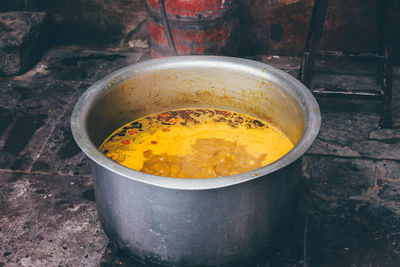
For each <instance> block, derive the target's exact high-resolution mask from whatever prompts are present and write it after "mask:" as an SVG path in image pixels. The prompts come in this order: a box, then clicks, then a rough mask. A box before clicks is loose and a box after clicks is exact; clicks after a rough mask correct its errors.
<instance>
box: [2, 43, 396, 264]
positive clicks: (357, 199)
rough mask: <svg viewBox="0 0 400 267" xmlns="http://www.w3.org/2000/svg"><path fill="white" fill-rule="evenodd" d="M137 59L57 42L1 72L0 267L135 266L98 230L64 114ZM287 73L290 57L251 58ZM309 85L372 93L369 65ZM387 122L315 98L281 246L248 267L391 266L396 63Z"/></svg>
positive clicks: (294, 65)
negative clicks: (18, 69) (300, 189)
mask: <svg viewBox="0 0 400 267" xmlns="http://www.w3.org/2000/svg"><path fill="white" fill-rule="evenodd" d="M147 58H148V55H147V53H146V51H137V52H132V53H121V52H112V51H93V50H88V49H83V48H79V47H58V48H53V49H51V50H49V51H47V52H46V54H45V55H44V56H43V58H42V60H41V62H39V63H38V64H37V65H36V66H35V67H34V68H33V69H31V70H30V71H28V72H27V73H25V74H24V75H21V76H17V77H8V78H0V92H1V94H0V149H1V150H0V267H3V266H117V265H122V266H144V265H142V264H139V263H137V262H134V261H133V260H131V259H129V258H128V257H126V256H125V255H122V254H121V253H120V252H119V251H118V249H117V248H115V247H114V245H113V244H112V243H110V242H109V240H108V238H107V237H106V236H105V234H104V233H103V231H102V229H101V226H100V224H99V221H98V219H97V214H96V208H95V204H94V202H93V200H94V193H93V189H92V188H93V184H92V179H91V172H90V166H89V161H88V159H87V158H86V157H85V156H84V154H83V153H82V152H80V150H79V148H78V147H77V145H76V144H75V142H74V140H73V138H72V135H71V132H70V128H69V118H70V114H71V111H72V108H73V106H74V104H75V102H76V101H77V99H78V97H79V96H80V95H81V94H82V93H83V92H84V90H86V89H87V88H88V87H89V86H90V85H91V84H92V83H93V82H95V81H97V80H99V79H101V78H102V77H104V76H105V75H107V74H109V73H110V72H112V71H114V70H117V69H119V68H121V67H123V66H126V65H128V64H132V63H135V62H138V61H141V60H145V59H147ZM253 59H256V60H259V61H263V62H267V63H268V64H271V65H274V66H277V67H278V68H281V69H283V70H285V71H287V72H288V73H290V74H292V75H294V76H296V75H297V73H298V69H299V59H298V58H289V57H280V58H278V57H267V56H259V57H255V58H253ZM317 68H318V75H317V76H316V77H315V79H314V84H313V87H314V88H328V87H329V88H345V89H349V90H350V89H351V90H360V89H362V90H372V91H373V90H376V89H377V86H376V85H375V83H374V82H375V78H374V75H373V74H372V73H373V72H372V71H373V66H368V65H366V64H362V65H354V64H352V63H349V62H347V63H345V64H344V63H343V62H319V64H318V65H317ZM394 78H395V80H394V100H393V102H394V103H393V119H394V126H395V128H394V129H380V128H378V121H379V114H380V105H379V104H380V103H379V102H376V101H365V100H363V101H360V100H352V101H348V100H330V99H318V101H319V103H320V106H321V111H322V127H321V131H320V134H319V136H318V139H317V140H316V142H315V143H314V145H313V146H312V147H311V149H310V150H309V151H308V152H307V153H306V155H305V157H304V161H303V176H304V179H303V180H304V193H303V195H302V198H301V202H300V210H299V213H298V216H297V219H296V221H295V223H294V226H293V228H292V229H291V230H290V231H291V232H290V233H289V235H288V237H287V238H286V239H285V240H284V243H283V245H282V246H281V247H280V248H279V249H278V250H277V251H276V253H274V254H273V255H271V256H270V258H269V259H268V260H267V261H266V262H265V261H263V262H260V263H257V264H256V266H266V267H267V266H268V267H275V266H400V131H399V128H400V68H398V67H396V68H395V69H394Z"/></svg>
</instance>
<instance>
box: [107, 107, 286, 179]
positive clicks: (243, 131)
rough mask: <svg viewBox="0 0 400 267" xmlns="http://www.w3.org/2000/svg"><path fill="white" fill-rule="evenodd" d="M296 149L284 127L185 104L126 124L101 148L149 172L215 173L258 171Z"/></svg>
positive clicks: (179, 174) (176, 174) (204, 175)
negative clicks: (177, 108)
mask: <svg viewBox="0 0 400 267" xmlns="http://www.w3.org/2000/svg"><path fill="white" fill-rule="evenodd" d="M292 148H293V144H292V143H291V142H290V140H289V139H288V138H287V137H286V136H285V134H284V133H283V132H281V131H280V130H278V129H277V128H275V127H274V126H272V125H271V124H269V123H267V122H265V121H261V120H259V119H256V118H254V117H251V116H248V115H245V114H241V113H236V112H232V111H226V110H218V109H181V110H172V111H167V112H162V113H157V114H153V115H150V116H146V117H143V118H140V119H138V120H135V121H133V122H130V123H128V124H126V125H124V126H122V127H121V128H119V129H118V130H116V131H115V132H114V133H113V134H111V135H110V136H109V137H108V138H107V139H106V140H105V141H104V142H103V144H102V145H101V146H100V151H102V152H103V153H104V154H105V155H106V156H107V157H109V158H111V159H112V160H114V161H116V162H118V163H120V164H122V165H124V166H126V167H128V168H132V169H134V170H137V171H142V172H145V173H149V174H154V175H160V176H166V177H177V178H212V177H220V176H228V175H234V174H238V173H243V172H247V171H251V170H255V169H257V168H260V167H262V166H265V165H267V164H269V163H271V162H273V161H275V160H277V159H279V158H280V157H282V156H283V155H285V154H286V153H287V152H288V151H289V150H290V149H292Z"/></svg>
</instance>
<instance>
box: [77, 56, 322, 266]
mask: <svg viewBox="0 0 400 267" xmlns="http://www.w3.org/2000/svg"><path fill="white" fill-rule="evenodd" d="M188 107H200V108H207V107H208V108H221V109H228V110H233V111H238V112H242V113H246V114H249V115H252V116H255V117H258V118H260V119H263V120H267V121H269V122H271V123H273V124H275V125H276V126H277V127H279V128H280V129H281V130H282V131H284V132H285V133H286V135H287V136H288V137H289V138H290V139H291V141H292V142H294V143H295V144H296V145H295V147H294V148H293V149H292V150H291V151H290V152H288V153H287V154H286V155H285V156H284V157H282V158H280V159H279V160H277V161H275V162H273V163H272V164H269V165H267V166H265V167H263V168H260V169H257V170H254V171H251V172H247V173H242V174H238V175H233V176H229V177H221V178H210V179H178V178H166V177H159V176H154V175H149V174H146V173H142V172H138V171H134V170H132V169H129V168H126V167H124V166H122V165H119V164H118V163H116V162H114V161H112V160H110V159H109V158H107V157H106V156H104V155H103V154H102V153H101V152H100V151H99V150H98V149H97V148H98V147H99V145H100V144H101V143H102V141H103V140H104V139H105V138H106V137H107V136H108V135H109V134H111V133H112V132H113V131H114V130H115V129H117V128H119V127H120V126H121V125H123V124H125V123H128V122H130V121H132V120H134V119H137V118H139V117H142V116H145V115H148V114H152V113H155V112H161V111H165V110H171V109H178V108H188ZM71 127H72V132H73V135H74V138H75V140H76V142H77V143H78V145H79V146H80V148H81V149H82V150H83V151H84V152H85V153H86V155H87V156H89V157H90V158H91V159H92V161H93V178H94V189H95V195H96V205H97V210H98V215H99V217H100V221H101V223H102V226H103V228H104V231H105V232H106V233H107V235H108V236H109V238H110V239H112V240H113V241H115V242H116V243H117V244H118V245H119V246H120V247H121V248H123V249H124V250H125V251H128V252H130V253H131V254H132V255H134V256H136V257H137V258H139V259H141V260H145V261H149V262H152V263H162V264H168V265H197V266H212V265H215V266H221V265H232V264H235V263H238V264H243V263H245V262H247V261H249V260H251V259H254V258H257V257H260V255H265V254H266V253H267V252H268V251H269V249H270V248H272V247H274V246H276V245H277V244H278V243H279V240H280V239H281V237H282V235H283V234H284V232H286V231H287V230H288V227H290V224H291V223H292V221H293V218H294V215H295V212H296V210H297V202H298V195H299V183H300V179H301V173H300V168H301V166H300V165H301V162H300V160H301V157H302V155H303V154H304V152H305V151H306V150H307V149H308V148H309V146H310V145H311V144H312V142H313V141H314V139H315V138H316V136H317V133H318V131H319V127H320V112H319V107H318V104H317V102H316V101H315V99H314V97H313V96H312V95H311V93H310V92H309V91H308V89H307V88H306V87H305V86H304V85H303V84H301V83H300V82H299V81H297V80H296V79H294V78H293V77H291V76H290V75H288V74H286V73H285V72H283V71H280V70H278V69H276V68H274V67H272V66H269V65H265V64H262V63H259V62H255V61H251V60H246V59H239V58H228V57H214V56H184V57H183V56H182V57H169V58H161V59H153V60H149V61H145V62H141V63H138V64H135V65H131V66H128V67H126V68H123V69H121V70H119V71H116V72H114V73H112V74H110V75H109V76H107V77H105V78H104V79H103V80H101V81H99V82H97V83H95V84H94V85H92V86H91V87H90V88H89V89H88V90H87V91H86V92H85V93H84V94H83V95H82V96H81V98H80V99H79V101H78V102H77V104H76V106H75V109H74V111H73V114H72V118H71Z"/></svg>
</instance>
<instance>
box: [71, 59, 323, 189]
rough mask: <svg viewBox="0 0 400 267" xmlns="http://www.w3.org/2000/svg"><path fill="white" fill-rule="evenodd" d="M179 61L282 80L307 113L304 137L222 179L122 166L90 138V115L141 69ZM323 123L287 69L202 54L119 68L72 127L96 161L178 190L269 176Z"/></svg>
mask: <svg viewBox="0 0 400 267" xmlns="http://www.w3.org/2000/svg"><path fill="white" fill-rule="evenodd" d="M177 64H178V65H182V66H188V67H189V66H191V67H196V66H197V67H198V66H202V67H204V66H206V67H208V66H209V67H218V68H221V67H222V68H224V67H229V68H230V69H236V70H241V71H245V72H247V73H249V72H251V73H253V74H254V73H255V74H257V75H258V76H259V77H261V78H263V77H264V78H265V79H267V80H269V81H273V82H274V83H276V84H279V83H280V84H281V85H280V86H281V87H282V88H283V89H284V90H286V92H287V93H289V94H290V95H292V96H294V98H295V99H296V101H297V102H298V103H299V105H300V107H301V109H302V111H303V114H305V120H304V132H303V134H302V136H301V138H300V140H299V141H298V142H297V144H296V145H295V146H294V147H293V148H292V150H290V151H289V152H288V153H286V154H285V155H284V156H283V157H281V158H280V159H278V160H276V161H274V162H273V163H270V164H268V165H266V166H264V167H261V168H259V169H256V170H253V171H249V172H245V173H240V174H236V175H231V176H225V177H218V178H199V179H183V178H172V177H162V176H156V175H151V174H147V173H143V172H140V171H135V170H133V169H130V168H128V167H125V166H122V165H120V164H118V163H116V162H114V161H113V160H111V159H109V158H108V157H106V156H105V155H104V154H103V153H101V152H100V151H99V150H98V148H97V147H96V146H95V145H94V144H93V143H92V141H91V140H90V138H89V135H88V132H87V130H86V119H87V117H88V116H87V115H88V113H89V112H90V109H91V107H92V105H93V104H94V103H95V102H96V100H97V99H98V97H99V96H101V95H102V94H104V93H105V92H107V91H108V90H111V89H112V88H113V87H115V86H116V85H118V84H120V83H121V82H123V81H125V80H127V79H130V78H133V77H135V76H136V73H137V70H142V69H147V70H151V71H156V70H158V69H160V70H161V69H162V70H164V69H168V68H174V67H175V68H176V67H177ZM282 84H283V85H282ZM320 125H321V114H320V109H319V106H318V103H317V101H316V100H315V98H314V96H313V95H312V94H311V92H310V91H309V89H308V88H307V87H306V86H304V85H303V84H302V83H301V82H300V81H298V80H296V79H295V78H293V77H292V76H291V75H289V74H287V73H286V72H284V71H281V70H279V69H277V68H275V67H273V66H270V65H267V64H264V63H261V62H257V61H253V60H249V59H242V58H234V57H222V56H202V55H201V56H177V57H164V58H158V59H151V60H147V61H142V62H140V63H136V64H133V65H130V66H127V67H124V68H122V69H120V70H117V71H115V72H113V73H111V74H109V75H108V76H106V77H105V78H103V79H101V80H100V81H98V82H96V83H94V84H93V85H92V86H90V87H89V88H88V89H87V90H86V91H85V92H84V93H83V94H82V95H81V97H80V98H79V100H78V101H77V103H76V105H75V107H74V110H73V112H72V115H71V129H72V134H73V136H74V139H75V141H76V143H77V144H78V146H79V147H80V148H81V150H82V151H83V152H84V153H85V154H86V155H87V156H88V157H89V158H90V159H91V160H92V161H93V162H94V163H96V164H98V165H100V166H102V167H104V168H106V169H108V170H109V171H111V172H114V173H116V174H118V175H120V176H123V177H125V178H127V179H132V180H135V181H138V182H143V183H147V184H151V185H155V186H159V187H164V188H170V189H177V190H206V189H215V188H221V187H227V186H232V185H235V184H239V183H243V182H246V181H249V180H253V179H258V178H261V177H265V176H266V175H268V174H270V173H273V172H275V171H277V170H279V169H281V168H283V167H285V166H288V165H289V164H291V163H293V162H294V161H296V160H297V159H299V158H300V157H301V156H302V155H303V154H304V153H305V152H306V150H307V149H308V148H309V147H310V146H311V144H312V143H313V142H314V140H315V138H316V137H317V135H318V132H319V129H320Z"/></svg>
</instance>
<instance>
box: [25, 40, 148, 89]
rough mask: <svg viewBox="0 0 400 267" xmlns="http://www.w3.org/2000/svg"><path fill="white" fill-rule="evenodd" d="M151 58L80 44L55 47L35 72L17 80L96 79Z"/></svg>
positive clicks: (35, 68) (92, 80) (45, 56)
mask: <svg viewBox="0 0 400 267" xmlns="http://www.w3.org/2000/svg"><path fill="white" fill-rule="evenodd" d="M147 57H148V55H147V54H146V53H144V52H112V51H94V50H85V49H82V48H79V47H59V48H53V49H50V50H49V51H47V52H46V53H45V55H44V56H43V59H42V60H41V61H40V62H39V63H38V64H37V65H36V66H35V67H34V68H33V69H32V70H31V71H29V72H27V73H26V74H24V75H22V76H20V77H17V79H24V80H25V79H53V80H64V81H85V82H96V81H98V80H100V79H102V78H104V77H105V76H107V75H108V74H110V73H112V72H114V71H116V70H118V69H121V68H123V67H126V66H128V65H131V64H134V63H137V62H138V61H141V60H143V59H145V58H147Z"/></svg>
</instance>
